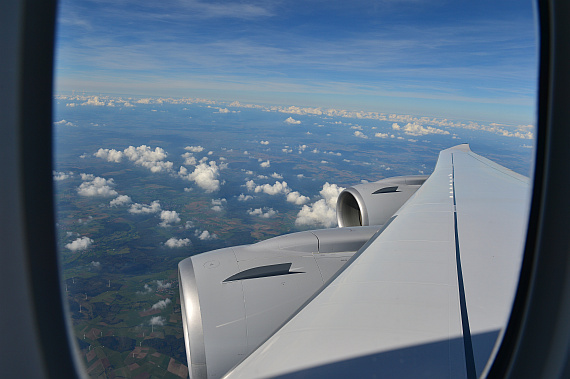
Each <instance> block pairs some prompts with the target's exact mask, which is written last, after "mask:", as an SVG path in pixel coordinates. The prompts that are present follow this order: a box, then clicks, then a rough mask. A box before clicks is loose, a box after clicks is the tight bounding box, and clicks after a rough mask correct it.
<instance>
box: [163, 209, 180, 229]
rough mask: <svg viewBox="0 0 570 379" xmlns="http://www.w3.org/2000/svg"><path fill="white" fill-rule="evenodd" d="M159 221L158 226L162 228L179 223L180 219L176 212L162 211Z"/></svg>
mask: <svg viewBox="0 0 570 379" xmlns="http://www.w3.org/2000/svg"><path fill="white" fill-rule="evenodd" d="M160 219H161V220H162V222H161V223H160V224H159V225H160V226H162V227H163V228H166V227H167V226H170V225H172V224H177V223H179V222H180V217H179V216H178V213H177V212H176V211H162V212H160Z"/></svg>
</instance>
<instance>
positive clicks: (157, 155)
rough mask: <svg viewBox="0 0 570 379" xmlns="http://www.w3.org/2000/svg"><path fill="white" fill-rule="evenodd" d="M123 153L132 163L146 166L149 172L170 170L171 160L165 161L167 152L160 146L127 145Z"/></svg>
mask: <svg viewBox="0 0 570 379" xmlns="http://www.w3.org/2000/svg"><path fill="white" fill-rule="evenodd" d="M123 154H124V155H125V156H126V157H127V158H129V160H131V161H132V162H134V164H136V165H139V166H142V167H146V168H148V169H149V170H150V171H151V172H161V171H172V165H173V163H172V162H169V161H166V160H165V159H166V157H167V156H168V154H167V153H166V152H165V151H164V149H163V148H161V147H156V148H155V149H154V150H152V149H151V148H150V147H149V146H146V145H141V146H138V147H134V146H129V147H128V148H126V149H125V150H124V151H123Z"/></svg>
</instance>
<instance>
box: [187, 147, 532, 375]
mask: <svg viewBox="0 0 570 379" xmlns="http://www.w3.org/2000/svg"><path fill="white" fill-rule="evenodd" d="M424 180H425V179H424ZM395 187H397V186H395ZM385 188H394V186H392V187H384V190H382V189H381V190H376V191H374V193H376V194H379V195H382V196H384V195H386V194H387V193H388V192H390V191H392V190H385ZM361 192H362V191H361ZM393 192H399V191H398V190H397V188H396V190H393ZM403 192H405V191H403ZM528 196H529V182H528V179H527V178H525V177H523V176H521V175H519V174H516V173H514V172H513V171H510V170H508V169H506V168H504V167H502V166H500V165H498V164H496V163H493V162H491V161H489V160H487V159H485V158H483V157H480V156H479V155H477V154H474V153H472V152H471V151H470V150H469V147H468V146H467V145H460V146H456V147H454V148H450V149H447V150H444V151H442V152H441V153H440V156H439V159H438V162H437V165H436V168H435V170H434V172H433V173H432V175H431V176H430V177H429V179H427V181H425V183H423V185H421V187H419V189H417V191H415V193H413V194H412V195H411V196H410V197H409V199H408V200H407V201H406V202H405V203H404V205H403V206H401V207H400V208H399V210H398V211H397V212H396V213H395V214H393V215H392V216H391V217H390V218H389V219H388V220H387V221H386V222H385V223H384V225H383V226H382V227H381V228H379V229H378V230H377V231H376V232H374V234H373V236H372V237H371V238H370V239H368V240H367V241H366V243H364V245H362V246H361V247H360V248H359V249H358V251H357V252H356V253H355V254H354V255H352V257H351V258H350V260H349V261H348V263H346V264H345V265H343V266H342V267H341V268H340V269H338V271H337V272H336V274H334V275H332V276H330V278H328V279H327V280H326V282H325V283H324V285H322V286H321V287H320V289H318V290H317V291H316V292H315V291H312V292H313V295H312V296H310V297H309V298H308V300H306V301H305V303H304V305H303V306H301V307H300V308H298V309H297V310H296V311H294V312H292V314H288V315H287V316H288V318H287V320H286V321H285V322H284V323H283V324H282V325H279V326H278V327H276V328H275V331H274V332H272V333H268V335H267V338H266V339H265V341H264V342H263V343H261V344H260V345H259V347H257V346H256V347H255V348H252V347H250V349H249V351H251V353H250V352H249V351H248V352H247V354H243V356H242V357H241V358H240V359H241V361H240V362H239V363H238V364H237V365H236V366H235V367H234V368H233V369H231V370H230V371H229V372H228V373H227V374H226V375H225V378H255V377H260V378H261V377H263V378H266V377H281V376H283V377H289V376H291V377H297V376H310V377H313V376H314V377H330V376H334V377H347V376H351V377H363V376H374V375H376V376H379V377H397V378H400V377H435V378H442V377H452V378H456V377H467V378H475V377H478V376H480V375H481V374H482V373H483V372H484V370H485V366H486V364H487V362H488V360H489V358H490V357H491V356H492V354H493V351H494V349H495V348H496V346H498V344H499V343H500V340H501V332H502V331H503V330H504V328H505V326H506V324H507V321H508V318H509V315H510V309H511V305H512V301H513V298H514V294H515V290H516V286H517V283H518V275H519V270H520V264H521V259H522V252H523V245H524V236H525V232H526V227H527V225H526V224H527V212H528ZM357 197H358V196H357ZM362 197H365V194H363V196H362ZM368 208H369V209H367V212H368V214H371V213H373V212H374V209H370V207H368ZM343 229H347V228H339V229H338V230H339V232H340V231H342V230H343ZM349 229H350V228H349ZM354 229H358V228H354ZM341 238H342V237H341ZM252 246H255V245H252ZM309 250H311V249H309ZM207 254H209V253H207ZM306 255H307V254H305V256H306ZM312 256H315V253H313V254H312ZM194 258H195V257H194ZM237 260H238V261H239V259H237ZM181 265H182V263H181ZM238 266H239V264H238ZM317 266H318V264H317ZM300 271H303V270H300ZM307 272H308V270H307ZM297 275H298V276H299V277H301V276H302V275H303V274H297ZM297 275H287V276H288V277H289V278H291V279H295V280H297V278H296V276H297ZM182 276H183V275H182V274H181V282H182V281H183V279H182ZM253 280H257V281H258V283H259V285H263V284H262V283H261V280H263V279H262V278H258V279H253ZM243 282H246V280H243V281H242V285H247V284H248V283H243ZM250 282H251V279H250ZM226 288H229V287H226ZM236 288H237V287H234V289H236ZM197 292H202V293H205V292H204V291H200V288H199V286H198V290H197ZM246 297H247V296H244V299H245V298H246ZM266 297H267V296H266ZM269 297H271V296H269ZM202 298H203V297H201V298H200V305H201V304H202ZM268 301H269V300H268ZM206 302H207V301H206V300H204V304H206ZM242 305H244V306H245V307H246V308H247V302H244V303H242ZM242 316H243V317H242ZM242 316H240V317H234V319H236V320H237V319H241V320H243V321H244V322H245V324H246V326H245V329H244V330H245V334H246V336H247V332H248V330H249V328H250V327H253V325H252V326H250V324H252V323H251V322H250V323H248V315H247V312H246V313H245V314H242ZM203 318H204V312H202V319H203ZM220 325H221V324H220ZM204 334H206V331H204ZM186 336H188V337H189V338H190V340H192V338H191V335H188V334H186ZM202 338H204V337H203V336H202ZM207 345H208V343H207V340H206V346H207ZM206 350H207V349H206ZM245 350H247V349H245ZM206 355H207V354H206ZM210 355H211V354H210ZM205 360H207V359H205ZM189 362H194V363H195V360H194V361H192V360H191V359H189ZM208 369H209V366H208ZM191 371H192V370H191ZM202 374H204V375H205V374H206V371H204V372H202ZM216 375H217V374H214V372H213V371H209V372H208V374H207V375H206V376H207V377H214V376H216ZM194 376H195V377H199V376H200V375H196V374H195V375H194Z"/></svg>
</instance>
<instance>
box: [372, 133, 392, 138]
mask: <svg viewBox="0 0 570 379" xmlns="http://www.w3.org/2000/svg"><path fill="white" fill-rule="evenodd" d="M374 137H378V138H389V137H390V136H389V135H388V133H376V134H374Z"/></svg>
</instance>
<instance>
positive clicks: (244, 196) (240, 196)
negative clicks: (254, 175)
mask: <svg viewBox="0 0 570 379" xmlns="http://www.w3.org/2000/svg"><path fill="white" fill-rule="evenodd" d="M237 199H238V201H248V200H251V199H253V196H251V195H244V194H243V193H242V194H240V195H239V196H238V198H237Z"/></svg>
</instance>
